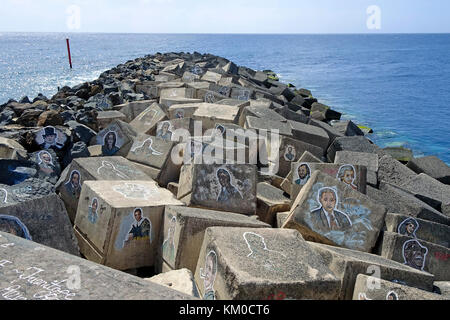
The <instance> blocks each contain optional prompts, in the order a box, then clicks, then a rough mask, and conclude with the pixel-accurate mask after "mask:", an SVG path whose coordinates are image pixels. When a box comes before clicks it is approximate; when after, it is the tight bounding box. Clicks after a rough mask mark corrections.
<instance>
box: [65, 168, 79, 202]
mask: <svg viewBox="0 0 450 320" xmlns="http://www.w3.org/2000/svg"><path fill="white" fill-rule="evenodd" d="M81 186H82V181H81V173H80V172H79V171H78V170H72V172H71V173H70V176H69V180H68V181H67V182H66V184H65V185H64V187H65V188H66V191H67V192H68V193H69V194H70V195H72V196H74V197H77V198H78V197H79V196H80V193H81Z"/></svg>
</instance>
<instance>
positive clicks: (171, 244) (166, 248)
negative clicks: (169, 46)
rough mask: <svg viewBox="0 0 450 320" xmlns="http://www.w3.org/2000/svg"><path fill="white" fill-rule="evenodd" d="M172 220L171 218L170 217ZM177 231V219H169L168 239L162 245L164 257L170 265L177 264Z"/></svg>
mask: <svg viewBox="0 0 450 320" xmlns="http://www.w3.org/2000/svg"><path fill="white" fill-rule="evenodd" d="M169 218H170V217H169ZM176 230H177V218H176V217H171V218H170V219H169V227H168V228H167V238H166V239H165V240H164V242H163V245H162V250H163V257H164V259H166V261H167V260H168V262H170V263H175V232H176Z"/></svg>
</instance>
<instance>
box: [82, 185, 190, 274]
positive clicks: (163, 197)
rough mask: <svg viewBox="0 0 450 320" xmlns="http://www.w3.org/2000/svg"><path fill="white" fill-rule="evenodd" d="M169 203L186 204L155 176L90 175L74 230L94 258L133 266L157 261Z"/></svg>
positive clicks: (119, 266) (116, 265)
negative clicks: (97, 177)
mask: <svg viewBox="0 0 450 320" xmlns="http://www.w3.org/2000/svg"><path fill="white" fill-rule="evenodd" d="M166 205H182V203H181V202H179V201H178V200H176V199H175V197H174V196H173V195H172V193H170V192H169V191H168V190H166V189H162V188H159V187H158V186H157V184H156V183H155V182H154V181H135V180H133V181H86V182H85V183H84V184H83V190H82V192H81V197H80V202H79V206H78V212H77V217H76V220H75V227H74V228H75V233H76V236H77V237H78V242H79V244H80V249H81V253H83V255H84V256H86V258H88V259H89V260H91V261H94V262H97V263H100V264H103V265H106V266H109V267H112V268H115V269H118V270H128V269H134V268H141V267H152V266H154V264H155V260H156V254H157V249H158V243H159V241H158V239H159V237H160V228H161V223H162V219H163V214H164V207H165V206H166Z"/></svg>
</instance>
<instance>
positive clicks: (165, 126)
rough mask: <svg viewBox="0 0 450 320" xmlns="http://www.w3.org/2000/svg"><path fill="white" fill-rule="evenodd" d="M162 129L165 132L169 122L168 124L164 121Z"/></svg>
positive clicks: (167, 129)
mask: <svg viewBox="0 0 450 320" xmlns="http://www.w3.org/2000/svg"><path fill="white" fill-rule="evenodd" d="M162 131H163V132H164V133H166V132H167V131H169V124H168V123H165V124H164V125H163V127H162Z"/></svg>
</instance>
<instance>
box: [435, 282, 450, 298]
mask: <svg viewBox="0 0 450 320" xmlns="http://www.w3.org/2000/svg"><path fill="white" fill-rule="evenodd" d="M434 285H435V287H437V288H439V291H440V292H441V295H442V296H443V297H444V298H445V299H447V300H450V281H436V282H435V283H434Z"/></svg>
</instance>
